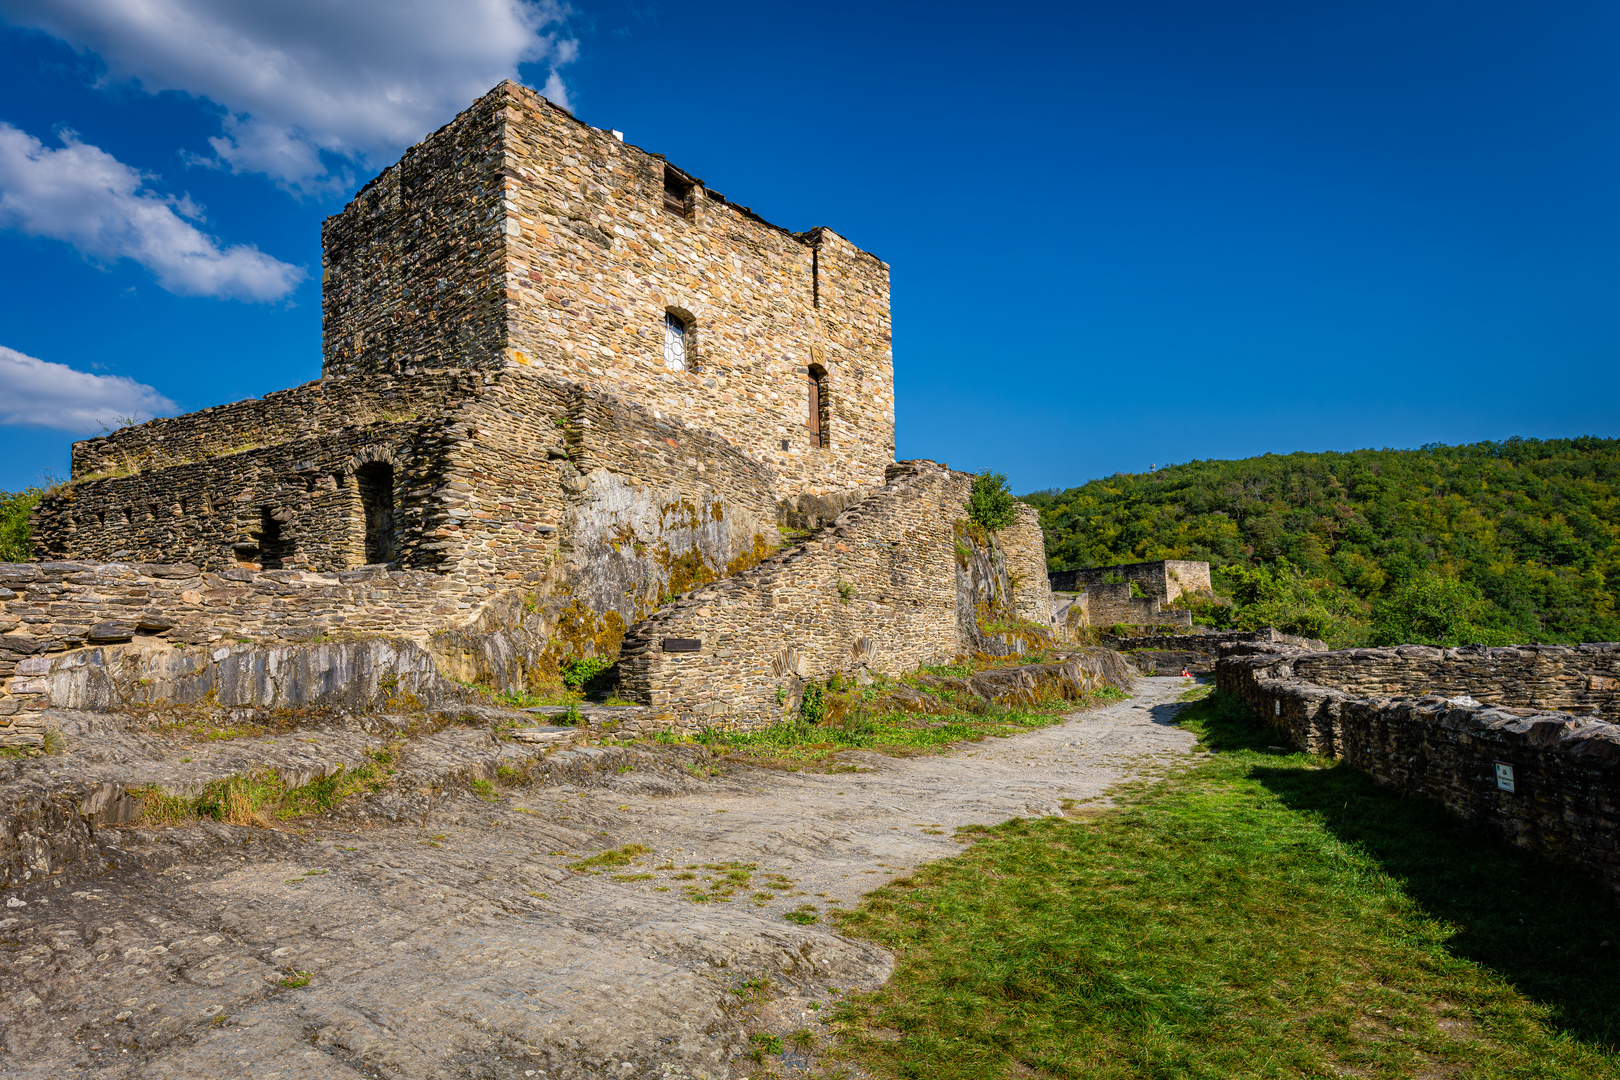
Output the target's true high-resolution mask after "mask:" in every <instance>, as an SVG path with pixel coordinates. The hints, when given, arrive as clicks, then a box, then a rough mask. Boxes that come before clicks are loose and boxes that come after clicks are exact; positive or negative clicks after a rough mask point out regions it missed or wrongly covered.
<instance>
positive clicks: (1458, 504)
mask: <svg viewBox="0 0 1620 1080" xmlns="http://www.w3.org/2000/svg"><path fill="white" fill-rule="evenodd" d="M1024 501H1025V502H1027V503H1030V504H1031V505H1033V506H1035V507H1036V508H1037V509H1039V510H1040V512H1041V521H1042V523H1043V525H1044V526H1045V530H1046V544H1047V554H1048V556H1049V562H1050V566H1051V568H1052V569H1054V570H1061V569H1069V568H1074V567H1090V566H1107V565H1111V564H1114V563H1124V562H1136V561H1139V560H1144V559H1162V558H1176V559H1206V560H1208V561H1209V562H1210V564H1211V565H1212V566H1214V567H1217V568H1220V569H1219V571H1218V573H1217V574H1216V582H1217V585H1216V589H1217V592H1223V593H1225V594H1227V595H1230V596H1232V597H1234V598H1235V599H1236V600H1237V607H1236V608H1233V609H1226V610H1224V611H1215V610H1203V611H1200V612H1199V615H1200V621H1204V622H1213V623H1215V624H1221V623H1222V622H1223V621H1224V622H1225V623H1228V624H1233V625H1246V624H1253V623H1256V622H1257V621H1259V620H1261V619H1265V620H1266V621H1270V622H1273V623H1277V624H1278V625H1280V626H1281V624H1282V623H1285V622H1292V623H1293V624H1294V625H1293V626H1292V627H1291V628H1292V629H1293V630H1294V631H1295V632H1313V631H1315V632H1318V636H1327V637H1330V638H1331V639H1333V640H1334V642H1335V643H1336V644H1354V643H1360V642H1367V643H1370V644H1387V643H1392V642H1394V641H1432V642H1436V643H1443V644H1457V643H1461V642H1466V641H1482V642H1486V643H1506V642H1510V641H1513V642H1568V641H1614V640H1620V620H1617V618H1616V615H1615V608H1614V597H1615V593H1616V591H1617V590H1620V439H1599V438H1579V439H1551V440H1536V439H1509V440H1507V441H1505V442H1488V443H1475V444H1472V445H1469V446H1439V445H1434V446H1425V447H1423V448H1422V449H1419V450H1357V451H1355V452H1353V453H1321V454H1310V453H1298V454H1267V455H1265V456H1264V457H1257V458H1248V459H1245V460H1242V461H1194V462H1190V463H1188V464H1185V465H1174V466H1170V467H1167V468H1165V469H1161V470H1159V471H1158V472H1155V473H1144V474H1134V475H1126V474H1118V475H1115V476H1111V477H1108V478H1107V479H1103V480H1093V481H1092V482H1090V483H1088V484H1085V485H1083V486H1081V487H1077V488H1070V489H1069V490H1067V491H1062V492H1059V491H1056V490H1051V491H1041V492H1036V493H1034V494H1032V495H1026V496H1024ZM1281 628H1282V629H1290V627H1289V626H1281Z"/></svg>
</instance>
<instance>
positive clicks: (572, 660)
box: [560, 656, 613, 690]
mask: <svg viewBox="0 0 1620 1080" xmlns="http://www.w3.org/2000/svg"><path fill="white" fill-rule="evenodd" d="M560 666H561V671H562V681H563V685H564V686H566V687H568V689H570V690H578V689H580V688H582V687H583V686H584V685H585V684H586V683H588V682H590V681H591V680H592V679H594V678H596V677H597V676H598V675H600V674H602V672H604V671H606V670H607V669H608V668H610V667H612V666H613V661H612V660H609V659H607V658H606V657H601V656H570V657H569V658H568V659H566V660H564V661H563V662H562V664H561V665H560Z"/></svg>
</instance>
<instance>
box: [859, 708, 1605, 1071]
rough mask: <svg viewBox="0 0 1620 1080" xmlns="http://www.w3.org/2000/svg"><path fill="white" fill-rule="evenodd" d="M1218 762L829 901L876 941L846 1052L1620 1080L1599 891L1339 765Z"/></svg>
mask: <svg viewBox="0 0 1620 1080" xmlns="http://www.w3.org/2000/svg"><path fill="white" fill-rule="evenodd" d="M1181 723H1182V724H1183V725H1184V726H1187V727H1189V728H1191V729H1193V730H1195V731H1196V732H1198V734H1199V735H1200V737H1201V739H1202V741H1203V743H1204V745H1205V747H1206V748H1207V749H1209V750H1211V751H1213V752H1214V753H1213V756H1212V757H1211V758H1210V759H1207V760H1206V761H1205V762H1203V763H1201V764H1199V765H1197V766H1195V767H1192V768H1189V769H1185V770H1182V771H1179V772H1177V773H1175V774H1173V775H1171V776H1170V777H1168V778H1166V779H1164V780H1161V781H1158V782H1155V783H1143V784H1140V785H1138V786H1137V787H1136V788H1134V789H1131V790H1127V791H1126V792H1125V793H1124V794H1123V796H1122V798H1123V803H1124V805H1122V806H1121V807H1120V808H1119V809H1117V810H1113V811H1107V812H1103V813H1101V814H1097V815H1092V816H1088V817H1085V818H1083V819H1080V820H1073V819H1066V818H1043V819H1039V820H1018V821H1012V822H1008V823H1006V824H1004V825H1001V826H997V827H994V828H987V829H972V830H964V831H963V833H962V835H963V836H964V838H973V839H974V840H975V841H976V842H975V843H974V846H973V847H972V848H971V849H970V850H968V851H967V852H965V853H964V854H962V855H960V856H957V857H955V858H952V859H948V860H944V861H941V862H938V863H934V864H931V865H929V866H927V867H924V868H923V869H921V870H919V871H918V872H916V873H915V874H914V875H912V876H911V877H909V878H904V879H901V880H899V881H896V882H894V883H892V884H891V885H889V886H888V887H886V888H883V889H879V890H878V891H876V892H874V893H872V894H870V895H869V896H868V897H867V898H865V899H864V900H863V902H862V903H861V905H860V907H859V908H858V909H857V910H856V911H853V912H849V913H839V914H835V915H833V916H832V918H834V919H836V920H837V922H838V924H839V927H840V929H841V930H842V931H844V932H845V933H850V934H855V935H859V936H863V937H867V938H870V939H873V940H875V941H878V942H880V943H882V944H883V945H885V946H887V947H889V948H891V949H893V950H894V951H895V952H896V954H897V956H898V958H899V961H898V965H897V968H896V971H895V975H894V977H893V979H892V980H891V981H890V982H889V983H888V984H887V985H886V986H884V987H883V988H882V989H880V990H878V991H875V992H873V993H869V994H860V995H851V996H850V998H849V999H847V1000H846V1001H845V1002H844V1003H842V1004H841V1005H840V1006H839V1007H838V1009H837V1011H836V1013H835V1018H836V1020H837V1021H838V1023H839V1025H840V1029H839V1030H840V1032H841V1035H840V1039H841V1043H842V1048H843V1049H842V1052H843V1053H845V1054H848V1055H849V1056H850V1057H852V1058H853V1059H854V1060H855V1061H857V1062H859V1063H860V1064H862V1065H864V1066H866V1067H867V1068H868V1069H870V1070H871V1072H872V1074H873V1075H875V1076H879V1077H931V1078H939V1080H957V1078H961V1080H966V1078H979V1077H984V1078H990V1077H995V1078H998V1080H999V1078H1002V1077H1007V1076H1043V1077H1064V1078H1067V1077H1073V1078H1077V1080H1078V1078H1080V1077H1085V1078H1087V1080H1091V1078H1099V1080H1101V1078H1135V1077H1144V1078H1146V1077H1166V1078H1168V1077H1198V1078H1202V1077H1208V1078H1217V1077H1220V1078H1224V1077H1236V1076H1244V1077H1250V1076H1253V1077H1332V1076H1343V1075H1350V1076H1361V1077H1411V1078H1420V1077H1425V1078H1426V1077H1469V1078H1480V1080H1491V1078H1498V1077H1501V1078H1507V1077H1514V1078H1521V1077H1546V1078H1553V1077H1558V1078H1575V1077H1582V1078H1589V1077H1590V1078H1599V1077H1620V963H1617V961H1616V959H1615V955H1616V950H1615V949H1614V948H1613V947H1612V946H1610V945H1609V944H1608V943H1609V942H1614V941H1617V940H1620V936H1617V935H1620V911H1617V909H1616V907H1615V904H1614V901H1613V899H1612V897H1611V896H1609V895H1608V894H1606V893H1605V892H1604V891H1603V890H1602V889H1600V888H1598V887H1597V886H1595V885H1592V884H1590V883H1588V882H1586V881H1585V880H1584V879H1581V878H1578V877H1576V876H1574V875H1572V874H1569V873H1567V872H1565V871H1562V870H1559V869H1557V868H1555V867H1552V866H1550V865H1549V864H1547V863H1546V862H1544V861H1542V860H1540V859H1539V858H1537V857H1535V856H1532V855H1529V854H1527V853H1524V852H1520V851H1516V850H1514V849H1512V848H1509V847H1507V846H1506V845H1504V844H1501V843H1499V842H1498V841H1496V840H1494V839H1492V838H1490V837H1488V836H1483V835H1478V834H1476V833H1474V832H1471V831H1470V830H1469V829H1468V828H1467V827H1466V826H1465V825H1464V824H1462V823H1461V822H1459V820H1458V819H1456V818H1454V817H1453V816H1451V815H1450V814H1448V813H1447V812H1446V811H1444V810H1443V809H1441V808H1439V807H1437V806H1435V805H1434V804H1431V803H1428V802H1425V801H1423V800H1418V799H1403V798H1401V797H1399V796H1397V795H1395V794H1392V793H1390V792H1388V791H1385V790H1382V789H1380V788H1378V787H1377V786H1376V785H1374V784H1373V783H1372V781H1370V780H1369V779H1368V778H1366V777H1365V776H1363V775H1361V774H1360V773H1358V772H1356V771H1355V770H1353V769H1351V768H1349V767H1347V766H1344V765H1342V764H1334V763H1330V762H1326V761H1323V760H1322V759H1318V758H1314V757H1311V756H1309V755H1304V754H1277V753H1276V752H1268V751H1267V749H1266V748H1267V747H1268V746H1271V745H1273V744H1275V743H1276V741H1277V735H1276V733H1275V732H1274V731H1272V730H1271V729H1269V728H1267V727H1265V726H1264V725H1263V724H1262V723H1261V722H1260V721H1259V720H1258V719H1256V718H1255V717H1254V716H1253V715H1252V714H1251V713H1250V712H1249V711H1248V709H1247V708H1246V707H1245V706H1243V705H1242V704H1241V703H1240V702H1237V701H1236V700H1235V699H1232V698H1229V697H1226V696H1224V695H1221V694H1218V693H1217V694H1214V695H1212V696H1210V697H1209V698H1206V699H1204V700H1202V701H1197V702H1194V703H1192V704H1190V705H1189V706H1188V707H1187V708H1186V709H1185V710H1184V711H1183V713H1182V714H1181Z"/></svg>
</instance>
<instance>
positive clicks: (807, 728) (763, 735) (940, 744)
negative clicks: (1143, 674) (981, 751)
mask: <svg viewBox="0 0 1620 1080" xmlns="http://www.w3.org/2000/svg"><path fill="white" fill-rule="evenodd" d="M863 694H867V695H868V696H870V688H867V690H866V691H862V690H859V689H850V690H847V691H844V692H842V693H840V694H839V695H837V696H836V697H835V696H834V695H833V694H830V693H829V695H828V698H827V700H828V701H829V702H832V703H833V705H834V706H836V707H830V708H829V710H828V713H827V716H826V718H825V719H823V720H822V721H821V722H820V723H810V722H809V721H807V720H804V719H800V718H795V719H791V720H785V721H783V722H782V723H779V724H773V725H772V726H770V727H768V728H761V729H759V730H756V731H704V732H701V733H699V735H698V736H697V741H698V742H701V743H704V744H706V745H708V746H710V747H711V748H713V749H716V750H722V751H726V752H729V753H733V754H736V755H737V756H739V757H743V758H746V759H748V760H749V761H750V763H752V764H755V765H764V766H775V767H779V768H789V769H794V768H807V767H817V766H826V765H829V764H836V758H837V754H838V752H839V751H841V750H873V751H876V752H878V753H881V754H889V755H893V756H899V757H904V756H908V755H914V754H928V753H941V752H943V751H945V750H946V749H948V748H949V747H950V746H951V745H952V744H955V743H961V742H975V741H978V740H980V739H984V738H987V737H989V736H1003V737H1004V736H1008V735H1014V734H1017V733H1019V732H1023V731H1030V730H1033V729H1035V728H1040V727H1047V726H1050V725H1052V724H1057V723H1061V722H1062V721H1063V720H1064V718H1065V717H1067V716H1069V715H1070V714H1072V713H1074V712H1076V711H1079V710H1081V709H1086V708H1089V707H1092V706H1095V705H1098V704H1102V703H1104V702H1107V701H1115V700H1118V699H1120V698H1122V697H1124V696H1126V695H1124V694H1122V693H1121V692H1120V691H1118V690H1115V689H1114V688H1113V687H1106V688H1104V689H1103V690H1102V691H1099V692H1098V693H1096V694H1093V695H1090V696H1088V697H1087V698H1085V699H1082V700H1078V701H1062V700H1060V701H1052V702H1049V703H1045V704H1041V705H1036V706H1029V707H1024V706H1019V707H1011V708H1009V707H1005V706H999V705H989V706H985V705H983V703H982V702H979V701H978V700H977V699H975V700H974V701H973V702H971V703H969V704H971V705H972V706H973V707H974V709H976V710H979V711H974V712H970V711H967V710H966V709H959V710H958V711H956V712H953V713H950V714H946V715H922V714H916V713H904V712H884V711H876V710H868V709H866V708H864V707H863V704H862V700H861V699H862V696H863ZM935 696H936V697H939V698H940V699H941V700H942V701H943V700H945V699H946V698H947V697H948V692H944V691H941V692H939V693H937V694H936V695H935Z"/></svg>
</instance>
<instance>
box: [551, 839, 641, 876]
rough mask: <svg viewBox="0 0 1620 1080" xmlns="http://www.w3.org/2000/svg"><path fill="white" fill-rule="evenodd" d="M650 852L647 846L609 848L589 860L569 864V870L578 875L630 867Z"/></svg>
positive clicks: (632, 845) (629, 845)
mask: <svg viewBox="0 0 1620 1080" xmlns="http://www.w3.org/2000/svg"><path fill="white" fill-rule="evenodd" d="M650 851H651V849H650V848H648V847H647V846H646V845H645V844H626V845H624V847H621V848H608V850H606V851H602V852H598V853H597V854H595V855H592V856H591V857H590V858H588V859H581V860H579V861H578V862H572V863H569V864H568V869H570V870H572V871H574V873H576V874H588V873H590V872H591V871H592V870H596V869H602V868H607V867H616V866H629V865H630V864H631V863H632V862H634V861H635V860H636V859H639V858H640V857H641V856H643V855H646V854H649V853H650Z"/></svg>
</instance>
